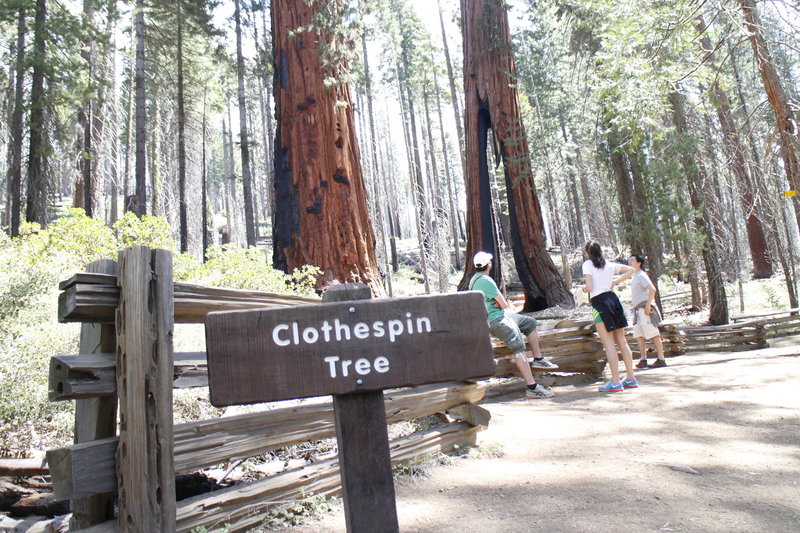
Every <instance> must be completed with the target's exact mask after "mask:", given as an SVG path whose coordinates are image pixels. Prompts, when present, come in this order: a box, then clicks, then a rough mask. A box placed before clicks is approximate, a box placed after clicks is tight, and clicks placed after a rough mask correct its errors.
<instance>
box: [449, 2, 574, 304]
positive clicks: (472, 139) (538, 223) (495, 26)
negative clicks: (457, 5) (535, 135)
mask: <svg viewBox="0 0 800 533" xmlns="http://www.w3.org/2000/svg"><path fill="white" fill-rule="evenodd" d="M461 19H462V21H463V28H464V31H463V33H464V93H465V95H466V105H465V108H464V114H465V123H466V124H465V129H464V130H465V136H466V150H465V152H466V156H467V173H466V176H465V183H466V190H467V213H468V214H467V216H468V219H467V235H468V242H467V256H468V257H469V256H470V255H471V254H474V253H475V252H477V251H478V250H481V249H485V250H486V251H490V252H492V253H494V255H495V257H496V258H498V259H499V257H498V255H497V253H496V252H497V242H496V240H495V233H494V231H493V225H492V217H491V213H490V212H487V211H488V210H487V206H485V205H484V202H485V199H486V200H488V195H486V193H488V191H487V190H485V189H486V188H488V186H489V183H488V167H487V164H488V162H487V161H486V136H487V133H488V129H489V128H491V129H492V130H493V132H494V138H495V140H496V143H497V145H498V151H499V154H500V155H501V156H502V158H503V168H504V171H505V183H506V190H507V191H508V206H509V215H510V219H511V220H510V222H511V245H512V249H513V251H514V261H515V264H516V268H517V273H518V274H519V278H520V281H521V282H522V286H523V290H524V292H525V306H524V310H525V311H536V310H539V309H544V308H547V307H550V306H554V305H562V306H567V307H572V306H574V300H573V297H572V293H571V292H570V291H569V289H568V288H567V287H566V285H565V284H564V280H563V278H562V277H561V275H560V274H559V272H558V268H556V266H555V264H554V263H553V261H552V259H551V258H550V256H549V255H548V254H547V250H546V248H545V240H544V227H543V221H542V213H541V208H540V206H539V199H538V198H537V196H536V190H535V183H534V181H533V173H532V171H531V166H530V155H529V152H528V145H527V141H526V139H525V132H524V128H523V124H522V117H521V113H520V107H519V96H518V94H517V89H516V82H517V80H516V67H515V65H514V60H513V57H512V56H511V53H510V50H511V40H510V36H509V28H508V16H507V14H506V10H505V4H500V3H498V2H495V1H493V0H475V1H472V2H468V1H466V0H462V2H461ZM487 25H488V27H487ZM484 198H485V199H484ZM488 207H490V206H488ZM472 273H473V268H472V267H471V268H467V269H466V271H465V276H464V278H463V279H462V281H461V284H460V286H461V287H463V286H465V285H466V283H467V281H468V280H469V278H470V277H471V275H472Z"/></svg>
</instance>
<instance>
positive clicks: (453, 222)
mask: <svg viewBox="0 0 800 533" xmlns="http://www.w3.org/2000/svg"><path fill="white" fill-rule="evenodd" d="M439 14H440V16H441V12H440V13H439ZM434 87H435V94H436V113H437V115H438V117H439V136H440V137H441V139H442V155H443V157H444V175H445V179H446V181H447V183H446V186H447V207H448V212H449V217H450V230H451V232H452V234H453V254H454V257H455V267H456V270H461V244H460V243H459V242H458V218H457V215H456V208H455V200H454V196H455V192H454V191H453V179H452V177H451V175H450V156H449V155H448V152H449V151H448V149H447V140H446V138H445V133H444V119H443V118H442V102H441V100H440V98H439V80H438V78H436V73H435V72H434ZM458 142H459V143H460V142H461V141H458Z"/></svg>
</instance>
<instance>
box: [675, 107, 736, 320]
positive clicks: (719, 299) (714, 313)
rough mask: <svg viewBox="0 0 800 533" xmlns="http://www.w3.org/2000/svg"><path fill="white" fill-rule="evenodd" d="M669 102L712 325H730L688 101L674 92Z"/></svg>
mask: <svg viewBox="0 0 800 533" xmlns="http://www.w3.org/2000/svg"><path fill="white" fill-rule="evenodd" d="M669 101H670V104H671V105H672V116H673V120H674V123H675V130H676V131H677V133H678V135H679V152H680V157H681V160H682V164H683V168H684V171H685V175H686V181H687V185H688V189H689V198H690V200H691V202H692V207H693V208H694V209H695V213H696V215H695V226H696V228H697V229H698V231H699V232H700V234H701V235H702V238H703V242H702V254H703V263H704V264H705V267H706V276H707V277H708V296H709V308H710V314H709V321H710V322H711V323H712V324H727V323H728V322H729V315H728V300H727V297H726V295H725V283H724V280H723V279H722V271H721V269H720V266H719V256H718V253H717V246H716V242H715V241H714V231H713V229H712V227H711V221H710V217H709V214H708V210H707V209H706V208H705V203H706V202H705V199H706V197H707V196H706V195H705V194H704V189H703V187H704V185H703V184H704V183H705V181H706V176H705V170H704V168H703V165H702V163H700V161H699V159H698V156H697V153H696V150H695V148H694V143H693V141H692V139H691V136H690V135H689V127H688V123H687V118H686V104H685V97H684V96H683V95H682V94H680V93H679V92H677V91H674V92H672V93H670V95H669Z"/></svg>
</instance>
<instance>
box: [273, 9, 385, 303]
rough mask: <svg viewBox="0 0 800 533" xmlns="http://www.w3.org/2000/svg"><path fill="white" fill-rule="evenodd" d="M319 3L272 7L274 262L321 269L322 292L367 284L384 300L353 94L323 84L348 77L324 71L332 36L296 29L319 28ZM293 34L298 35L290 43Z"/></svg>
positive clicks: (287, 266)
mask: <svg viewBox="0 0 800 533" xmlns="http://www.w3.org/2000/svg"><path fill="white" fill-rule="evenodd" d="M315 5H316V4H313V5H311V6H309V5H308V4H307V3H306V2H305V1H304V0H287V1H285V2H273V3H272V35H273V60H274V64H275V80H274V92H273V94H274V95H275V107H276V110H277V118H278V127H277V131H276V143H275V208H276V209H275V227H274V236H273V242H274V257H273V261H274V263H275V266H276V267H277V268H281V269H283V270H291V269H294V268H297V267H301V266H303V265H315V266H317V267H319V268H321V269H322V270H323V275H322V276H321V277H320V279H319V280H318V288H320V289H321V288H324V287H325V286H327V285H329V284H331V283H333V282H335V281H340V282H344V281H360V282H362V283H366V284H367V285H369V286H370V288H371V289H372V291H373V293H374V294H376V295H379V296H381V295H383V286H382V283H381V277H380V271H379V269H378V263H377V260H376V257H375V237H374V235H373V232H372V226H371V225H370V220H369V210H368V208H367V197H366V188H365V185H364V180H363V175H362V169H361V162H360V157H359V151H358V143H357V141H356V133H355V121H354V119H353V110H352V105H351V100H350V89H349V87H348V86H347V85H345V84H337V85H334V86H332V87H328V88H325V87H324V86H323V79H325V78H328V77H331V76H334V75H336V76H337V77H341V75H342V71H341V70H342V69H340V70H337V71H336V72H331V71H330V70H331V69H330V68H329V69H325V70H323V67H322V65H321V61H320V57H319V44H320V41H321V40H322V39H328V38H330V35H329V32H328V30H326V29H324V28H322V29H320V28H318V32H317V31H313V30H308V29H305V30H304V31H297V29H298V28H307V27H308V26H309V25H310V24H311V23H312V19H313V15H314V9H315V7H314V6H315ZM289 31H292V32H296V33H293V35H292V36H291V37H290V36H289ZM342 66H343V65H341V64H339V65H338V67H342ZM334 68H335V67H334Z"/></svg>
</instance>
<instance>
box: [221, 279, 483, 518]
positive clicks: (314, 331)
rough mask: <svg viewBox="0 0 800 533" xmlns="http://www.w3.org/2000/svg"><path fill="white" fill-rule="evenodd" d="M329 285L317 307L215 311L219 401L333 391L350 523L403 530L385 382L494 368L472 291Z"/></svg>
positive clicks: (467, 375) (392, 384)
mask: <svg viewBox="0 0 800 533" xmlns="http://www.w3.org/2000/svg"><path fill="white" fill-rule="evenodd" d="M369 297H370V292H369V288H368V287H366V286H365V285H362V284H349V283H348V284H342V285H335V286H333V287H331V288H330V289H329V290H328V291H327V292H326V293H325V295H324V296H323V303H322V304H320V305H308V306H302V307H296V308H291V309H258V310H250V311H230V312H218V313H210V314H209V315H208V316H207V317H206V350H207V353H208V375H209V387H210V396H211V403H212V404H213V405H215V406H217V407H222V406H226V405H237V404H247V403H258V402H266V401H277V400H288V399H294V398H304V397H310V396H322V395H333V405H334V410H335V415H336V435H337V441H338V444H339V465H340V472H341V474H340V475H341V478H342V489H343V499H344V506H345V517H346V520H347V531H350V532H373V531H383V532H393V531H398V530H399V529H398V524H397V509H396V506H395V493H394V483H393V480H392V468H391V458H390V454H389V440H388V435H387V431H386V430H387V428H386V418H385V409H384V400H383V390H384V389H388V388H396V387H403V386H409V385H421V384H425V383H436V382H441V381H451V380H457V379H472V378H478V377H485V376H490V375H492V374H493V373H494V367H495V364H494V359H493V357H492V348H491V343H490V340H489V339H490V335H489V326H488V324H487V322H486V311H485V309H484V304H483V298H482V297H481V295H480V294H478V293H475V292H466V293H463V292H462V293H457V294H448V295H436V296H423V297H415V298H402V299H391V300H369V299H368V298H369Z"/></svg>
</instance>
